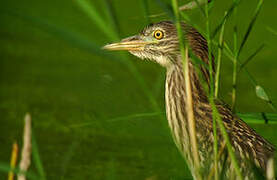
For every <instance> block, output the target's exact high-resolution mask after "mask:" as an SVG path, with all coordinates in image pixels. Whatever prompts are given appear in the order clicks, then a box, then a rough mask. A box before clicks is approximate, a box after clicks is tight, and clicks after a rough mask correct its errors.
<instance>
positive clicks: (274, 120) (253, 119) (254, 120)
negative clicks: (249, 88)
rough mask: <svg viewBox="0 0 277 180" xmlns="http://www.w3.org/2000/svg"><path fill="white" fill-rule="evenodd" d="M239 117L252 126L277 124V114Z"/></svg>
mask: <svg viewBox="0 0 277 180" xmlns="http://www.w3.org/2000/svg"><path fill="white" fill-rule="evenodd" d="M238 116H239V117H240V118H241V119H243V120H244V121H245V122H247V123H250V124H277V114H276V113H238Z"/></svg>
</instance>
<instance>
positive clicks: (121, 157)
mask: <svg viewBox="0 0 277 180" xmlns="http://www.w3.org/2000/svg"><path fill="white" fill-rule="evenodd" d="M182 2H183V1H182ZM257 2H258V1H256V0H255V1H251V2H250V1H243V2H242V4H241V5H240V6H239V8H238V16H239V21H238V31H239V42H240V41H241V39H242V37H243V35H244V33H245V31H246V28H247V25H248V24H249V20H250V19H251V17H252V14H253V12H254V9H255V6H256V4H257ZM91 3H93V4H95V5H96V7H97V10H98V11H99V12H100V13H101V15H104V14H105V13H104V12H105V4H104V3H102V1H96V2H94V1H91ZM113 3H114V7H115V10H116V14H117V17H118V20H119V25H120V37H121V38H123V37H126V36H129V35H132V34H135V33H137V32H139V31H140V30H141V29H142V28H143V27H144V26H145V25H146V24H147V23H146V18H144V14H143V6H142V1H127V0H115V1H113ZM249 3H250V4H249ZM229 6H230V3H226V4H224V2H219V1H215V7H214V9H213V10H212V12H211V19H212V23H211V26H212V27H215V26H216V25H217V24H218V23H219V21H220V20H221V19H222V15H223V14H224V11H225V10H226V9H227V8H228V7H229ZM276 7H277V1H275V0H267V1H265V2H264V6H263V8H262V11H261V14H260V16H259V17H258V19H257V22H256V24H255V27H254V30H253V31H252V32H251V34H250V37H249V40H248V41H247V44H246V46H245V49H244V50H243V51H242V54H241V61H243V60H244V59H245V58H246V57H248V56H249V55H250V54H251V53H253V52H254V51H255V49H256V48H257V47H258V46H259V45H261V44H262V43H265V48H264V49H263V51H262V52H261V53H259V54H258V55H257V56H256V57H255V58H254V59H253V61H251V62H250V63H249V65H248V66H247V67H248V68H249V71H250V72H251V73H252V74H253V75H254V77H255V78H256V80H257V81H258V83H259V84H261V85H262V86H263V87H264V88H265V89H266V91H267V93H268V94H269V95H270V97H271V99H272V100H273V102H275V103H277V93H276V92H277V85H276V76H277V71H276V69H277V62H276V58H277V53H276V52H277V46H276V40H277V36H276V35H274V34H273V33H271V32H269V31H268V30H267V27H270V28H272V29H275V30H277V21H276V20H275V19H276V17H277V16H276ZM149 8H150V10H151V12H153V14H155V13H159V12H161V11H162V10H161V8H160V7H159V5H157V4H156V3H155V1H149ZM189 15H190V16H191V18H192V19H193V21H194V22H195V23H196V24H197V25H199V26H200V27H202V28H204V27H205V19H204V17H203V16H202V15H201V13H200V11H199V10H195V11H193V12H190V13H189ZM30 16H31V17H32V18H30ZM164 19H167V18H165V17H161V18H155V19H154V21H160V20H164ZM45 23H48V25H46V24H45ZM49 24H50V25H49ZM55 28H59V29H62V30H63V31H62V32H60V31H59V30H57V29H55ZM59 32H60V33H59ZM65 32H72V33H73V35H74V36H75V35H77V34H80V35H82V37H83V38H82V39H80V38H77V40H76V39H75V40H73V39H72V36H70V35H65V34H66V33H65ZM232 34H233V25H232V22H231V23H227V25H226V39H227V42H229V43H230V44H232V43H231V42H232ZM85 41H87V42H89V43H93V44H95V45H96V46H97V47H99V49H100V47H102V46H103V45H104V44H107V43H109V42H111V40H110V39H109V38H107V36H106V35H105V34H104V33H103V32H101V30H100V29H99V28H98V27H97V26H96V23H95V22H93V21H92V20H91V19H89V18H88V16H87V15H86V14H85V13H84V12H83V11H82V10H81V9H80V8H79V7H78V6H77V4H76V3H75V2H74V1H66V0H60V1H45V2H39V1H34V0H26V1H5V2H0V117H1V120H0V122H1V126H0V162H1V163H9V159H10V151H11V147H12V143H13V141H14V140H17V141H18V142H19V143H20V145H21V139H22V137H21V136H22V130H23V117H24V114H25V113H26V112H30V113H31V115H32V117H33V125H34V128H33V131H34V134H35V137H36V141H37V144H38V148H39V153H40V156H41V160H42V163H43V166H44V170H45V174H46V177H47V179H146V178H152V179H155V178H156V179H185V178H190V174H189V172H188V170H187V167H186V165H185V163H184V161H183V160H182V158H181V156H180V155H179V153H178V151H177V149H176V148H175V146H174V143H173V142H172V140H171V137H170V133H169V129H168V127H167V122H166V119H165V117H164V114H160V115H152V116H146V117H139V116H138V117H129V118H128V117H127V118H121V119H120V118H119V119H114V118H118V117H126V116H129V115H133V114H141V113H152V112H156V110H154V109H153V106H152V105H151V103H150V99H149V98H148V97H147V96H146V95H145V93H144V91H143V88H142V87H141V86H140V85H139V84H138V82H137V81H136V78H135V77H134V75H133V74H132V73H131V72H130V70H129V69H128V68H127V66H126V65H124V63H122V62H124V61H116V60H114V59H110V58H104V57H102V56H99V55H97V54H95V53H93V51H92V49H87V48H88V46H82V47H81V46H80V45H79V44H80V43H79V42H82V43H83V44H84V42H85ZM110 55H113V56H115V55H118V53H111V54H110ZM127 56H129V55H127ZM130 59H131V60H132V63H134V65H135V67H136V68H137V70H138V72H139V73H140V74H141V76H140V77H141V78H143V79H144V81H145V83H146V86H147V87H148V88H149V91H150V93H151V96H153V97H154V99H155V100H156V101H157V103H158V106H159V109H160V111H164V94H163V93H164V85H163V80H164V78H165V77H164V74H165V70H164V69H163V68H161V67H159V66H158V65H156V64H154V63H151V62H148V61H144V62H142V61H140V60H138V59H137V58H135V57H132V56H131V57H130ZM231 73H232V63H231V61H229V60H228V59H227V58H226V57H223V70H222V76H221V80H222V81H221V89H220V95H221V97H222V98H223V99H225V101H226V102H228V103H230V99H231V98H230V92H231V82H232V75H231ZM238 79H239V80H238V103H237V109H238V111H240V112H243V113H249V112H262V111H263V112H272V110H271V109H270V107H269V106H268V105H267V104H266V103H264V102H263V101H262V100H260V99H258V98H256V96H255V91H254V88H253V87H252V86H251V83H250V82H249V80H248V79H247V77H246V76H245V75H244V74H243V73H240V74H239V76H238ZM251 126H252V127H254V128H255V129H256V130H257V131H258V132H259V133H260V134H262V135H263V136H264V137H266V138H267V139H269V140H270V141H271V142H272V143H273V144H275V145H277V138H276V132H275V129H276V128H277V126H276V125H275V126H272V125H253V124H252V125H251ZM31 170H32V171H34V172H37V171H36V168H35V167H34V166H32V168H31ZM6 174H7V173H3V172H1V173H0V179H6Z"/></svg>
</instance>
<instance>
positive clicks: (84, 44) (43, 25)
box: [2, 10, 120, 61]
mask: <svg viewBox="0 0 277 180" xmlns="http://www.w3.org/2000/svg"><path fill="white" fill-rule="evenodd" d="M2 13H5V14H8V15H11V16H14V17H17V18H19V19H21V20H23V21H26V22H29V23H30V24H31V25H33V26H35V27H37V28H39V29H41V30H42V31H44V32H47V33H49V34H51V35H53V36H55V37H57V38H60V39H62V40H64V41H66V42H68V43H70V44H71V45H73V46H75V47H77V48H80V49H83V50H85V51H87V52H90V53H93V54H96V55H99V56H102V57H104V58H107V59H114V60H118V61H120V60H119V58H115V57H114V56H112V55H111V54H110V53H107V52H105V51H103V50H101V47H100V46H99V45H96V44H95V43H93V42H91V41H89V40H87V39H88V38H86V37H83V36H81V35H80V34H78V33H76V32H72V31H70V30H68V29H66V28H62V27H58V26H57V25H55V24H52V23H51V22H48V21H46V20H44V19H40V18H36V17H33V16H29V15H26V14H20V13H17V12H13V11H10V10H6V11H4V12H2Z"/></svg>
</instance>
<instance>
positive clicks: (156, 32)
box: [154, 30, 164, 40]
mask: <svg viewBox="0 0 277 180" xmlns="http://www.w3.org/2000/svg"><path fill="white" fill-rule="evenodd" d="M154 37H155V38H156V39H158V40H160V39H162V38H163V37H164V33H163V32H162V31H160V30H156V31H155V32H154Z"/></svg>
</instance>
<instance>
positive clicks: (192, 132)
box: [172, 0, 202, 180]
mask: <svg viewBox="0 0 277 180" xmlns="http://www.w3.org/2000/svg"><path fill="white" fill-rule="evenodd" d="M172 6H173V10H174V15H175V18H176V19H175V21H176V22H175V24H176V28H177V33H178V37H179V44H180V52H181V57H182V61H183V71H184V72H183V73H184V79H185V88H186V111H187V119H188V126H189V136H190V142H191V145H192V148H191V149H192V154H193V161H194V166H195V167H194V168H195V172H196V174H195V176H196V177H195V178H197V179H199V180H201V179H202V177H201V174H200V171H199V170H200V161H199V154H198V147H197V139H196V129H195V119H194V112H193V99H192V92H191V82H190V81H191V78H190V72H189V59H188V44H187V43H185V44H184V42H185V41H184V36H183V29H182V27H181V23H180V15H179V6H178V2H177V0H172Z"/></svg>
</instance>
